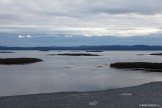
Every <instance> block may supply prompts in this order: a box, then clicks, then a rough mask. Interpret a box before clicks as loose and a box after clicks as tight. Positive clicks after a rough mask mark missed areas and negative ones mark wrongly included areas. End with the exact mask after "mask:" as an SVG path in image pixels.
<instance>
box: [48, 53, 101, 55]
mask: <svg viewBox="0 0 162 108" xmlns="http://www.w3.org/2000/svg"><path fill="white" fill-rule="evenodd" d="M50 55H61V56H100V55H97V54H89V53H62V54H50Z"/></svg>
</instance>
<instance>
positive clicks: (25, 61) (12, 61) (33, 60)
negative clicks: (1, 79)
mask: <svg viewBox="0 0 162 108" xmlns="http://www.w3.org/2000/svg"><path fill="white" fill-rule="evenodd" d="M41 61H43V60H41V59H37V58H0V64H4V65H12V64H30V63H36V62H41Z"/></svg>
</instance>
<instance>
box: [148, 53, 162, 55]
mask: <svg viewBox="0 0 162 108" xmlns="http://www.w3.org/2000/svg"><path fill="white" fill-rule="evenodd" d="M150 55H159V56H162V53H152V54H150Z"/></svg>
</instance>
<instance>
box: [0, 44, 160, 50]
mask: <svg viewBox="0 0 162 108" xmlns="http://www.w3.org/2000/svg"><path fill="white" fill-rule="evenodd" d="M0 50H39V51H50V50H84V51H162V46H149V45H132V46H128V45H102V46H86V45H84V46H68V47H65V46H48V47H44V46H41V47H7V46H0Z"/></svg>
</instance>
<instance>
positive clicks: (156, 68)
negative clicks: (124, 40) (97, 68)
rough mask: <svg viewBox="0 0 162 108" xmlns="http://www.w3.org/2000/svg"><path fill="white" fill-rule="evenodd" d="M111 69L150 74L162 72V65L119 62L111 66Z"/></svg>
mask: <svg viewBox="0 0 162 108" xmlns="http://www.w3.org/2000/svg"><path fill="white" fill-rule="evenodd" d="M110 67H111V68H117V69H133V70H144V71H149V72H162V63H151V62H117V63H112V64H110Z"/></svg>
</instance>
